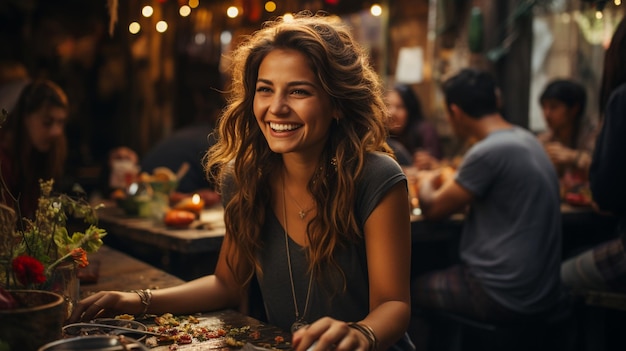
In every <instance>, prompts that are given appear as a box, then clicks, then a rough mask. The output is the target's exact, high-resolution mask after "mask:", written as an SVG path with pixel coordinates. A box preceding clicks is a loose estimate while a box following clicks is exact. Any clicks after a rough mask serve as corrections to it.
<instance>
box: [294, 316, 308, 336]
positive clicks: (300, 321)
mask: <svg viewBox="0 0 626 351" xmlns="http://www.w3.org/2000/svg"><path fill="white" fill-rule="evenodd" d="M307 325H309V323H307V322H306V321H305V320H303V319H298V320H297V321H295V322H293V324H292V325H291V332H292V333H295V332H296V330H298V329H301V328H304V327H306V326H307Z"/></svg>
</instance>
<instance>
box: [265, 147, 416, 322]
mask: <svg viewBox="0 0 626 351" xmlns="http://www.w3.org/2000/svg"><path fill="white" fill-rule="evenodd" d="M401 181H406V177H405V176H404V174H403V173H402V169H401V168H400V166H399V165H398V163H397V162H396V161H395V160H393V159H392V158H391V157H389V156H387V155H384V154H381V153H373V154H370V155H368V157H367V158H366V162H365V166H364V169H363V173H362V177H361V178H360V179H359V180H358V181H357V199H356V203H355V210H356V216H357V220H358V221H359V224H360V226H361V228H363V226H364V224H365V221H366V220H367V218H368V217H369V215H370V214H371V212H372V211H373V210H374V208H375V207H376V206H377V205H378V203H379V202H380V200H381V199H382V198H383V197H384V196H385V195H386V194H387V193H388V192H389V190H390V189H391V188H392V187H393V186H394V185H395V184H397V183H398V182H401ZM407 201H408V200H407ZM408 215H409V214H408V213H407V216H408ZM262 240H263V249H262V250H261V251H260V252H258V258H259V260H260V263H261V266H262V267H263V273H264V274H263V277H262V278H261V277H260V278H259V285H260V287H261V292H262V295H263V300H264V303H265V310H266V314H267V318H268V322H269V323H271V324H274V325H277V326H279V327H280V328H282V329H284V330H289V329H290V328H291V324H292V323H293V322H294V321H295V310H294V304H293V295H292V292H291V284H290V280H289V270H288V266H287V256H286V250H285V237H284V231H283V227H282V225H281V223H280V222H279V221H278V219H277V216H276V215H275V214H274V212H273V211H267V213H266V216H265V224H264V226H263V233H262ZM289 251H290V254H291V264H292V270H293V278H294V286H295V293H296V294H295V295H296V298H297V302H298V308H299V310H300V311H299V313H300V314H302V313H303V312H304V306H305V305H306V296H307V288H308V286H309V275H308V274H307V260H306V257H305V250H304V249H303V248H302V247H301V246H299V245H298V244H297V243H295V242H294V241H292V240H291V239H290V238H289ZM334 257H335V259H336V262H337V263H338V264H339V266H340V267H341V269H342V271H343V274H344V276H345V284H346V290H345V291H344V290H343V284H344V278H343V277H342V276H341V275H340V274H338V273H337V272H336V271H333V272H334V274H331V276H326V278H325V279H324V281H323V282H321V283H320V282H317V281H316V280H315V279H314V280H313V284H312V286H311V293H310V301H309V305H308V309H307V313H306V315H305V316H303V318H304V320H305V321H307V322H308V323H312V322H314V321H316V320H317V319H319V318H320V317H323V316H331V317H333V318H336V319H339V320H344V321H359V320H361V319H363V318H364V317H365V316H366V315H367V314H368V313H369V288H368V277H367V257H366V254H365V242H364V241H363V240H361V241H359V242H357V243H354V244H352V245H347V246H346V247H342V248H338V249H337V252H336V255H335V256H334Z"/></svg>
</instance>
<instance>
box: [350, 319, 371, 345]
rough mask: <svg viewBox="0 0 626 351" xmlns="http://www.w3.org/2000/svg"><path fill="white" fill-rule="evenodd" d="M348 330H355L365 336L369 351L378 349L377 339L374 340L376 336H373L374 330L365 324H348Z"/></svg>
mask: <svg viewBox="0 0 626 351" xmlns="http://www.w3.org/2000/svg"><path fill="white" fill-rule="evenodd" d="M348 326H349V327H350V328H353V329H355V330H357V331H358V332H359V333H360V334H361V335H363V336H365V339H366V340H367V342H368V344H369V348H368V350H369V351H374V350H377V349H378V339H377V338H376V334H374V330H373V329H372V328H371V327H370V326H369V325H367V324H364V323H360V322H359V323H354V322H350V323H348Z"/></svg>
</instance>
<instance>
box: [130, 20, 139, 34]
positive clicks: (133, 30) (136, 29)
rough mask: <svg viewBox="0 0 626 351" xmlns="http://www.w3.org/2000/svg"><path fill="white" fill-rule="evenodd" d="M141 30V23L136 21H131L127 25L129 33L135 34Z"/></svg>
mask: <svg viewBox="0 0 626 351" xmlns="http://www.w3.org/2000/svg"><path fill="white" fill-rule="evenodd" d="M140 30H141V25H140V24H139V23H138V22H132V23H131V24H129V25H128V31H129V32H130V34H137V33H139V31H140Z"/></svg>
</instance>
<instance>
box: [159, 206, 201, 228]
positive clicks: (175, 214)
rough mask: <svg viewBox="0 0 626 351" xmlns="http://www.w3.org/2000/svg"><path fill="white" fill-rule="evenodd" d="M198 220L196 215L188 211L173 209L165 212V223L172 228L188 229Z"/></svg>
mask: <svg viewBox="0 0 626 351" xmlns="http://www.w3.org/2000/svg"><path fill="white" fill-rule="evenodd" d="M194 220H196V214H195V213H193V212H190V211H186V210H177V209H171V210H168V211H167V212H165V216H164V217H163V221H164V222H165V225H167V226H170V227H187V226H189V224H191V222H193V221H194Z"/></svg>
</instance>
